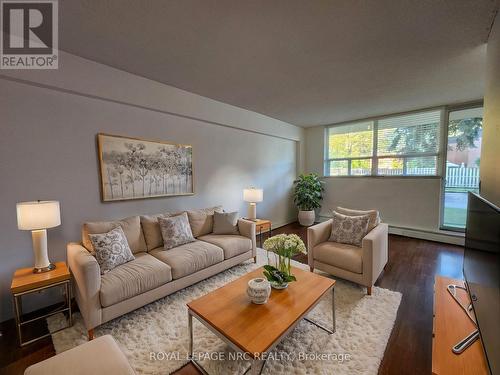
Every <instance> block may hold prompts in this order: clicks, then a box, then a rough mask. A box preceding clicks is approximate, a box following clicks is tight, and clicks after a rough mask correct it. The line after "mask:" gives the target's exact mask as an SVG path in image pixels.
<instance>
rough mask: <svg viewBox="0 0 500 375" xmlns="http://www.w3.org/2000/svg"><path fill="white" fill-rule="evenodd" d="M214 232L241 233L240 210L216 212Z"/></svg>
mask: <svg viewBox="0 0 500 375" xmlns="http://www.w3.org/2000/svg"><path fill="white" fill-rule="evenodd" d="M213 233H214V234H239V231H238V211H236V212H217V211H215V212H214V232H213Z"/></svg>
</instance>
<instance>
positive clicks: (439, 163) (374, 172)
mask: <svg viewBox="0 0 500 375" xmlns="http://www.w3.org/2000/svg"><path fill="white" fill-rule="evenodd" d="M446 110H447V106H439V107H431V108H424V109H418V110H414V111H408V112H399V113H391V114H387V115H383V116H376V117H369V118H364V119H359V120H352V121H344V122H340V123H336V124H331V125H326V126H325V129H324V153H323V177H328V178H337V177H340V178H345V177H350V178H363V177H381V178H443V155H444V152H443V147H444V146H443V144H444V143H443V138H444V136H445V134H444V131H445V114H446ZM430 111H439V142H438V150H437V152H424V153H412V154H404V155H399V154H391V155H381V156H378V155H377V150H378V122H379V121H380V120H382V119H385V118H389V117H397V116H404V115H411V114H418V113H422V112H430ZM357 122H372V124H373V131H372V132H373V141H372V145H373V149H372V155H371V156H356V157H348V158H329V134H330V129H331V128H335V127H338V126H342V125H349V124H354V123H357ZM426 156H427V157H434V156H435V157H436V174H432V175H405V174H401V175H383V174H378V162H379V160H380V159H403V160H404V161H406V159H408V158H415V157H426ZM344 160H347V161H348V174H346V175H337V176H336V175H330V173H329V171H330V163H331V162H332V161H344ZM353 160H371V161H372V166H371V173H370V174H365V175H352V174H350V173H351V163H352V161H353ZM404 164H405V165H406V163H404Z"/></svg>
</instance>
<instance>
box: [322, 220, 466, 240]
mask: <svg viewBox="0 0 500 375" xmlns="http://www.w3.org/2000/svg"><path fill="white" fill-rule="evenodd" d="M328 219H330V218H329V217H327V216H320V221H325V220H328ZM389 233H390V234H397V235H399V236H405V237H411V238H418V239H421V240H428V241H435V242H443V243H449V244H452V245H459V246H464V242H465V235H464V234H463V233H457V232H450V231H431V230H425V229H415V228H408V227H401V226H397V225H391V224H389Z"/></svg>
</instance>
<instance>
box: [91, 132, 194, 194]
mask: <svg viewBox="0 0 500 375" xmlns="http://www.w3.org/2000/svg"><path fill="white" fill-rule="evenodd" d="M97 145H98V152H99V165H100V173H101V198H102V200H103V201H105V202H107V201H119V200H126V199H143V198H154V197H165V196H172V195H191V194H194V183H193V148H192V146H190V145H180V144H174V143H169V142H160V141H150V140H145V139H137V138H127V137H122V136H117V135H109V134H98V135H97Z"/></svg>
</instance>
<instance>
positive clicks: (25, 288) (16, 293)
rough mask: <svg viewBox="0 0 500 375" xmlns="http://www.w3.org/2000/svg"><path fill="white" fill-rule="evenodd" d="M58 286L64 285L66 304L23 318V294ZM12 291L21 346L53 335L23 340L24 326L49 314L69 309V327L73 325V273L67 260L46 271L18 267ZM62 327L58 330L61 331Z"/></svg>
mask: <svg viewBox="0 0 500 375" xmlns="http://www.w3.org/2000/svg"><path fill="white" fill-rule="evenodd" d="M57 286H64V294H65V306H63V307H61V308H58V309H56V310H55V311H51V312H50V313H47V314H44V315H42V316H38V317H35V318H31V319H28V320H23V319H22V315H23V312H22V296H24V295H26V294H30V293H35V292H38V291H41V290H44V289H49V288H53V287H57ZM10 291H11V293H12V296H13V299H14V317H15V319H16V328H17V335H18V338H19V345H20V346H26V345H28V344H31V343H33V342H35V341H38V340H40V339H43V338H44V337H47V336H50V335H51V333H47V334H45V335H43V336H39V337H36V338H34V339H31V340H28V341H26V342H23V339H22V327H23V326H25V325H27V324H29V323H33V322H35V321H37V320H40V319H44V318H47V317H48V316H51V315H54V314H57V313H61V312H66V311H67V312H68V315H69V319H68V326H67V327H70V326H72V325H73V318H72V312H71V275H70V272H69V269H68V267H67V266H66V263H65V262H57V263H56V268H55V269H53V270H52V271H48V272H44V273H33V268H32V267H30V268H21V269H18V270H17V271H16V272H15V273H14V276H13V278H12V284H11V287H10ZM67 327H64V328H67ZM64 328H61V329H64ZM61 329H59V330H57V331H60V330H61ZM57 331H54V332H57ZM54 332H52V333H54Z"/></svg>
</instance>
